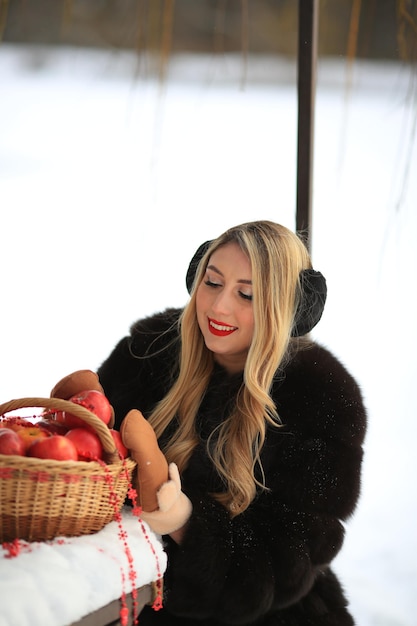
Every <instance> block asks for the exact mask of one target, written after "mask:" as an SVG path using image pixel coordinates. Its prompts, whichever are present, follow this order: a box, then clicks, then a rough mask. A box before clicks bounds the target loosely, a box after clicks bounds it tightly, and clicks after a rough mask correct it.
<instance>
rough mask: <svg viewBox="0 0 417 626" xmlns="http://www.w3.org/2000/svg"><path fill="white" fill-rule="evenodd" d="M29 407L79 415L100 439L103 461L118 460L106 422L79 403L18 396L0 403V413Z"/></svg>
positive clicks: (111, 461) (113, 461)
mask: <svg viewBox="0 0 417 626" xmlns="http://www.w3.org/2000/svg"><path fill="white" fill-rule="evenodd" d="M30 407H34V408H35V407H42V408H45V409H51V410H54V411H58V410H61V411H68V412H69V413H71V414H72V415H75V416H76V417H79V418H80V419H82V420H83V421H84V422H85V423H86V424H88V425H89V426H91V427H92V428H93V429H94V431H95V433H96V434H97V436H98V438H99V439H100V441H101V444H102V446H103V450H104V456H105V461H106V462H107V463H108V464H110V463H116V462H117V461H120V457H119V454H118V451H117V448H116V445H115V443H114V440H113V437H112V436H111V434H110V430H109V427H108V426H107V424H105V423H104V422H103V421H102V420H101V419H100V418H99V417H97V415H94V413H91V411H89V410H88V409H86V408H85V407H83V406H81V405H80V404H76V403H75V402H70V401H69V400H61V398H18V399H16V400H9V402H4V403H3V404H0V415H4V414H5V413H9V412H10V411H15V410H16V409H23V408H30Z"/></svg>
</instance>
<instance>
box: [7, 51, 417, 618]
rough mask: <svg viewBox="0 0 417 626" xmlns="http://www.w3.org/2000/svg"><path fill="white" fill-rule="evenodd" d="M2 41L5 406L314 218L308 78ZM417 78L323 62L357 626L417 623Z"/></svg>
mask: <svg viewBox="0 0 417 626" xmlns="http://www.w3.org/2000/svg"><path fill="white" fill-rule="evenodd" d="M51 52H52V54H48V53H47V52H45V51H44V50H42V49H24V48H17V47H16V48H14V47H11V46H5V45H3V46H2V47H0V233H1V236H2V257H3V258H2V272H1V294H2V307H1V326H0V350H1V361H0V391H1V397H0V400H4V401H6V400H9V399H11V398H12V397H21V396H30V395H35V396H39V395H40V396H43V395H45V394H46V395H49V391H50V389H51V388H52V386H53V385H54V384H55V382H56V381H57V380H58V379H59V378H61V377H62V376H63V375H65V374H67V373H69V372H71V371H73V370H75V369H79V368H86V367H90V368H91V369H95V368H96V367H97V366H98V365H99V364H100V362H101V361H102V360H103V359H104V358H105V357H106V356H107V354H108V353H109V351H110V350H111V349H112V347H113V345H114V344H115V342H116V341H117V340H118V339H119V338H120V337H121V336H122V335H123V334H125V333H126V331H127V330H128V327H129V325H130V324H131V323H132V322H133V321H134V320H135V319H136V318H138V317H140V316H142V315H146V314H150V313H153V312H154V311H156V310H159V309H162V308H164V307H166V306H171V305H172V306H177V305H178V306H180V305H182V304H184V303H185V301H186V298H187V293H186V289H185V272H186V268H187V265H188V262H189V259H190V258H191V256H192V253H193V252H194V250H195V248H196V247H197V246H198V245H199V244H200V243H201V242H202V241H204V240H206V239H209V238H211V237H213V236H215V235H217V234H218V233H220V232H221V231H223V230H224V229H225V228H226V227H228V226H231V225H233V224H236V223H239V222H243V221H246V220H253V219H273V220H275V221H279V222H281V223H283V224H285V225H287V226H289V227H291V228H293V227H294V224H295V208H294V207H295V180H296V125H297V111H296V107H297V100H296V83H295V77H296V67H295V64H294V62H291V61H288V60H282V59H281V60H279V59H275V60H274V59H256V60H254V59H252V58H249V61H248V65H247V66H245V63H244V60H243V59H241V58H239V57H236V58H232V57H214V56H213V57H210V56H207V57H198V58H192V59H187V58H186V57H185V58H179V59H176V60H174V62H172V63H171V65H170V66H169V68H168V69H169V73H168V81H167V82H166V83H165V84H164V85H163V86H161V85H160V84H159V83H158V81H156V80H154V79H153V77H152V74H151V71H150V68H151V66H152V59H149V58H146V57H143V58H141V59H137V58H136V57H135V56H134V55H129V54H121V53H115V52H112V51H104V52H93V51H90V52H87V51H84V50H71V49H69V50H61V51H56V50H52V51H51ZM416 111H417V106H416V82H415V75H413V71H412V70H411V68H410V67H408V66H405V65H402V64H399V63H398V64H396V63H391V64H374V63H359V62H358V63H355V64H354V66H353V68H352V72H351V73H350V72H349V71H348V68H347V66H346V64H345V61H344V60H343V59H340V60H334V61H326V62H324V61H321V62H320V64H319V71H318V90H317V104H316V124H315V131H316V132H315V164H314V202H313V209H314V230H313V260H314V265H315V267H316V268H317V269H320V270H321V271H322V272H323V273H324V274H325V275H326V277H327V281H328V287H329V296H328V303H327V305H326V311H325V314H324V316H323V319H322V321H321V322H320V324H319V326H318V327H317V328H316V329H315V331H314V336H315V337H316V338H317V339H318V340H319V341H321V342H322V343H324V344H325V345H326V346H327V347H329V348H330V349H332V350H333V351H334V352H335V354H337V355H338V356H339V358H340V359H341V360H342V361H343V362H344V363H345V364H346V365H347V367H348V368H349V369H350V370H351V372H352V373H353V374H354V375H355V377H356V378H357V380H358V381H359V383H360V384H361V386H362V389H363V393H364V397H365V401H366V405H367V407H368V410H369V431H368V437H367V441H366V456H365V464H364V472H363V489H362V498H361V501H360V504H359V507H358V509H357V511H356V513H355V516H354V517H353V518H352V520H350V521H349V523H348V524H347V535H346V542H345V546H344V548H343V551H342V553H341V554H340V556H339V557H338V558H337V560H336V562H335V568H336V569H337V571H338V574H339V575H340V577H341V579H342V581H343V583H344V585H345V587H346V591H347V594H348V596H349V598H350V600H351V607H352V612H353V614H354V615H355V617H356V621H357V624H358V626H415V624H416V618H415V616H416V614H417V595H416V593H415V591H416V589H417V560H416V555H417V533H416V530H415V529H416V522H417V489H416V484H415V482H416V478H415V477H416V475H417V460H416V455H415V453H414V440H415V438H416V435H417V426H416V420H415V416H416V414H417V401H416V395H415V394H414V393H413V386H414V385H415V379H416V373H417V372H416V370H417V365H416V360H415V350H416V345H417V336H416V335H417V331H416V320H417V299H416V297H415V273H416V269H417V246H416V245H415V233H416V232H417V175H416V172H417V146H416V144H417V141H416V137H415V124H416Z"/></svg>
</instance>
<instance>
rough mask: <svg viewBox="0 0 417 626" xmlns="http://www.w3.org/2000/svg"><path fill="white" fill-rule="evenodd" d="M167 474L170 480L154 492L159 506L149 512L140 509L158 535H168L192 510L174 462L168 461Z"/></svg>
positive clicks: (179, 525) (180, 524) (180, 525)
mask: <svg viewBox="0 0 417 626" xmlns="http://www.w3.org/2000/svg"><path fill="white" fill-rule="evenodd" d="M168 475H169V478H170V480H168V481H167V482H166V483H164V484H163V485H162V487H160V489H159V490H158V491H157V493H156V497H157V500H158V506H159V508H158V509H157V510H156V511H152V512H150V513H149V512H147V511H142V515H141V516H142V519H143V520H144V521H145V522H146V523H147V524H149V526H150V528H152V530H153V531H154V532H155V533H157V534H158V535H169V534H170V533H172V532H174V531H175V530H178V529H179V528H182V526H184V524H185V523H186V522H187V521H188V519H189V518H190V515H191V513H192V510H193V505H192V504H191V500H190V499H189V498H188V497H187V496H186V495H185V493H183V492H182V491H181V479H180V475H179V472H178V467H177V466H176V464H175V463H170V465H169V467H168Z"/></svg>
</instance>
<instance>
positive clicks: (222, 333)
mask: <svg viewBox="0 0 417 626" xmlns="http://www.w3.org/2000/svg"><path fill="white" fill-rule="evenodd" d="M208 327H209V331H210V332H211V333H212V334H213V335H216V336H217V337H226V336H227V335H231V334H232V333H234V332H235V330H237V328H236V326H230V325H229V324H225V323H224V322H223V323H222V322H218V321H217V320H213V319H211V317H209V318H208Z"/></svg>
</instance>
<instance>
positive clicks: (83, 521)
mask: <svg viewBox="0 0 417 626" xmlns="http://www.w3.org/2000/svg"><path fill="white" fill-rule="evenodd" d="M30 407H34V408H35V407H38V408H40V407H42V408H43V409H45V408H46V409H50V410H64V411H65V410H66V411H70V412H71V414H73V415H75V416H76V417H79V418H81V419H82V420H84V421H85V422H86V423H87V424H88V425H89V426H91V427H93V428H94V430H95V432H96V434H97V435H98V437H99V438H100V441H101V443H102V445H103V449H104V459H105V462H106V464H103V465H102V464H100V463H97V462H94V461H89V462H87V461H54V460H48V459H38V458H32V457H25V456H16V455H13V456H7V455H4V454H0V541H1V542H5V541H13V540H14V539H16V538H17V539H25V540H26V541H44V540H48V539H53V538H54V537H58V536H67V537H76V536H80V535H88V534H91V533H94V532H97V531H98V530H101V529H102V528H103V527H104V526H105V525H106V524H107V523H108V522H110V521H112V519H114V516H115V514H116V512H117V511H119V510H120V509H121V507H122V506H123V503H124V500H125V498H126V494H127V490H128V485H129V482H130V479H131V475H132V472H133V470H134V468H135V466H136V463H135V462H134V461H133V460H132V459H130V458H128V459H125V460H124V461H121V460H120V458H119V456H118V453H117V450H116V448H115V444H114V441H113V437H112V436H111V434H110V431H109V429H108V427H107V426H106V424H104V423H103V422H102V421H101V420H100V419H99V418H98V417H97V416H96V415H94V414H93V413H91V412H90V411H88V410H87V409H85V408H84V407H82V406H80V405H77V404H75V403H73V402H69V401H67V400H61V399H59V398H22V399H19V400H11V401H10V402H6V403H4V404H1V405H0V415H4V414H5V413H9V412H10V411H15V410H17V409H21V408H30Z"/></svg>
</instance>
